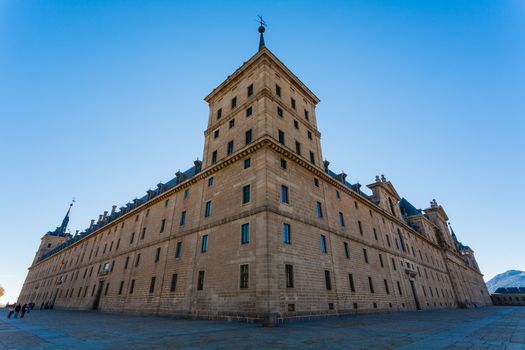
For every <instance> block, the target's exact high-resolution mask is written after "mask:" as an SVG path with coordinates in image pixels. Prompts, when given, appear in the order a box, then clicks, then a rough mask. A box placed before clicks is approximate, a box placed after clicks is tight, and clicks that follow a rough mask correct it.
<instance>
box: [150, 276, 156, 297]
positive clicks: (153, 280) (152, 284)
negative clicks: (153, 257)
mask: <svg viewBox="0 0 525 350" xmlns="http://www.w3.org/2000/svg"><path fill="white" fill-rule="evenodd" d="M154 291H155V276H153V277H151V282H150V283H149V292H150V293H153V292H154Z"/></svg>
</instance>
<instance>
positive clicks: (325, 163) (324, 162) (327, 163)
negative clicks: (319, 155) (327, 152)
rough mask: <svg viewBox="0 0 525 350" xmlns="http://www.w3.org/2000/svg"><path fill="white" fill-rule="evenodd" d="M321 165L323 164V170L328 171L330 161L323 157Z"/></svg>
mask: <svg viewBox="0 0 525 350" xmlns="http://www.w3.org/2000/svg"><path fill="white" fill-rule="evenodd" d="M323 165H324V171H325V172H328V166H329V165H330V162H329V161H327V160H326V159H325V160H324V161H323Z"/></svg>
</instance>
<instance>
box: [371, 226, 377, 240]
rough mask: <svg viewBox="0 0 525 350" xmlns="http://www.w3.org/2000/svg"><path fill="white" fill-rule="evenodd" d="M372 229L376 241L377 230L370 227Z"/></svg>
mask: <svg viewBox="0 0 525 350" xmlns="http://www.w3.org/2000/svg"><path fill="white" fill-rule="evenodd" d="M372 231H373V232H374V239H375V240H376V241H377V240H378V238H377V231H376V229H375V228H373V229H372Z"/></svg>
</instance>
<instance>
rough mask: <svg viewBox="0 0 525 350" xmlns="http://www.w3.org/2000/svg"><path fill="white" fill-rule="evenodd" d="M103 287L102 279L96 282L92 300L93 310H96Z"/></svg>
mask: <svg viewBox="0 0 525 350" xmlns="http://www.w3.org/2000/svg"><path fill="white" fill-rule="evenodd" d="M103 288H104V280H102V281H99V282H98V288H97V294H96V295H95V301H94V302H93V308H92V309H93V310H98V305H99V304H100V298H101V297H102V289H103Z"/></svg>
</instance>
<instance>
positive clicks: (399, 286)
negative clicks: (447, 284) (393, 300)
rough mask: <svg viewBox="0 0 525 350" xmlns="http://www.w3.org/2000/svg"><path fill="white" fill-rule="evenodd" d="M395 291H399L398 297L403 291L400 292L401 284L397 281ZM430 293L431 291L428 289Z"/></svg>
mask: <svg viewBox="0 0 525 350" xmlns="http://www.w3.org/2000/svg"><path fill="white" fill-rule="evenodd" d="M397 290H398V291H399V295H403V291H402V290H401V283H399V281H397ZM430 290H431V291H432V289H430Z"/></svg>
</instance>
